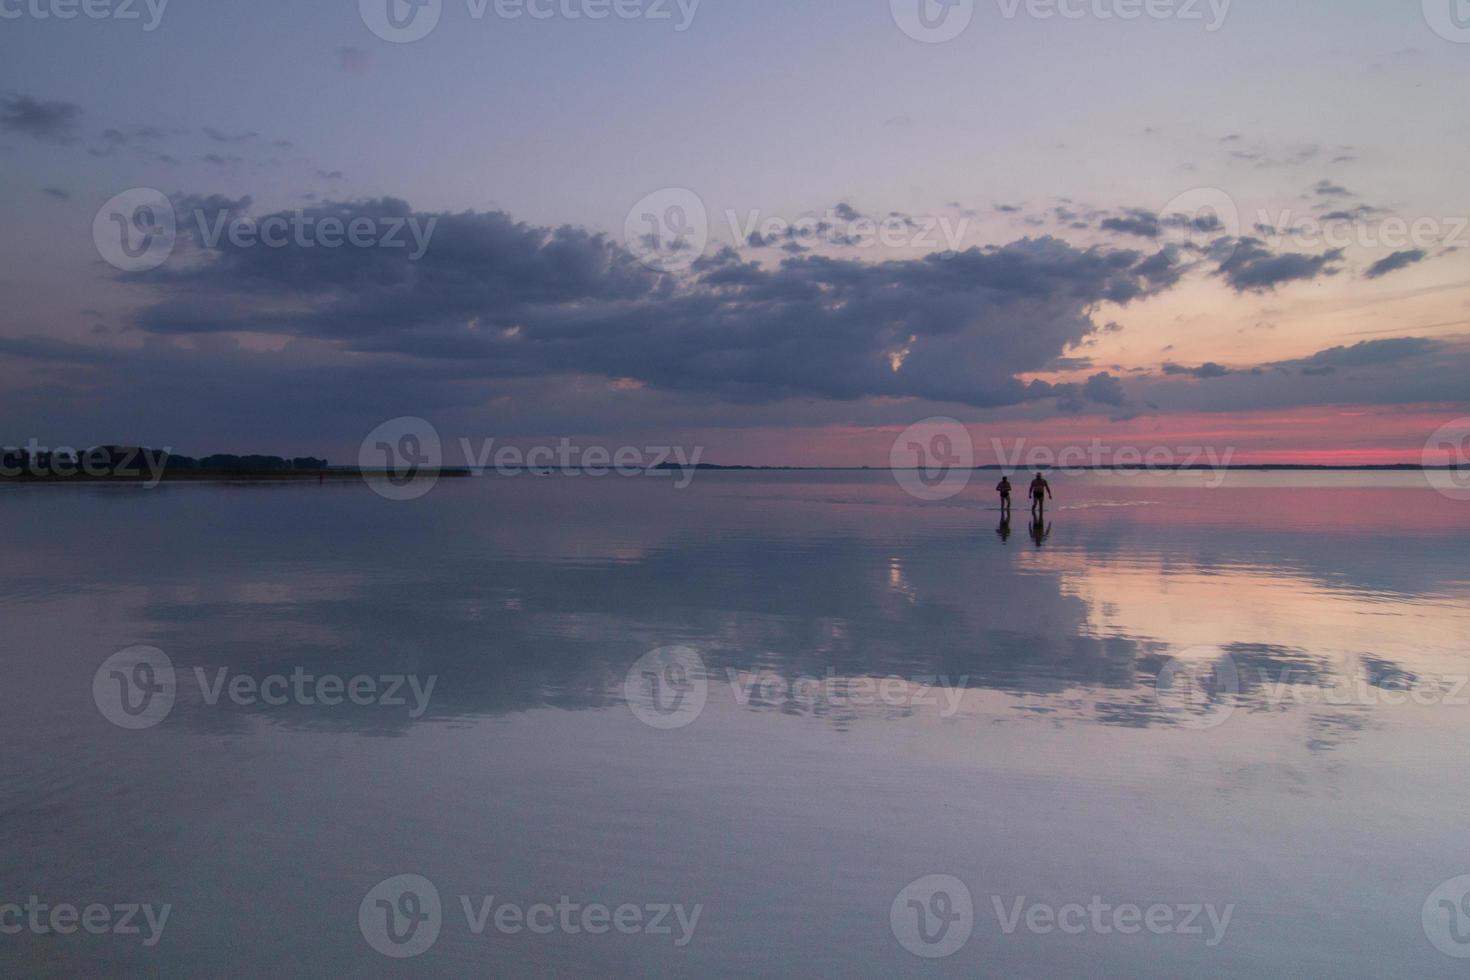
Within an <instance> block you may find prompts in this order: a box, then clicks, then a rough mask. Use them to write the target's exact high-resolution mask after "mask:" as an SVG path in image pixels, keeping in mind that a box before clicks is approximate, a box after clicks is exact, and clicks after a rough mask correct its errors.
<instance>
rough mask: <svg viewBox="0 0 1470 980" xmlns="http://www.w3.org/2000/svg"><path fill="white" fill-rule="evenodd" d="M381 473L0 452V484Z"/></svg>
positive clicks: (167, 455)
mask: <svg viewBox="0 0 1470 980" xmlns="http://www.w3.org/2000/svg"><path fill="white" fill-rule="evenodd" d="M425 472H426V473H427V472H434V473H435V475H437V476H468V475H469V470H467V469H464V468H459V467H455V468H445V469H440V470H438V471H429V470H426V471H425ZM400 475H401V474H398V473H390V472H389V471H387V470H385V469H368V470H364V469H361V468H359V467H356V466H332V465H331V464H330V463H329V462H328V461H327V460H325V459H320V458H318V457H315V456H294V457H285V456H264V455H244V456H238V455H235V454H232V453H216V454H214V455H211V456H203V457H198V458H196V457H193V456H182V455H179V454H177V453H171V452H169V451H168V450H165V449H151V448H149V447H147V446H93V447H91V448H90V449H83V450H79V451H77V452H74V453H69V452H52V451H45V450H43V451H39V452H31V451H28V450H25V449H17V448H14V447H11V448H5V449H0V482H17V483H87V482H99V481H106V482H145V483H160V482H173V481H204V480H308V479H309V480H321V481H325V480H345V479H357V478H360V477H363V476H395V477H397V476H400Z"/></svg>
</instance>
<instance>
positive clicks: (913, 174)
mask: <svg viewBox="0 0 1470 980" xmlns="http://www.w3.org/2000/svg"><path fill="white" fill-rule="evenodd" d="M68 15H70V16H68ZM420 35H421V36H420ZM1467 83H1470V3H1466V2H1465V0H1422V2H1419V0H1415V2H1407V0H1406V2H1403V3H1395V4H1386V3H1382V2H1381V0H1300V2H1293V3H1280V2H1267V0H1230V2H1227V0H1213V2H1212V0H1147V2H1145V0H945V2H943V3H941V2H940V0H808V2H804V3H797V4H792V3H789V2H788V3H777V2H773V0H738V2H736V0H698V2H696V0H682V2H680V0H486V2H483V3H482V2H480V0H419V2H418V3H417V5H413V4H410V3H409V2H408V0H360V2H356V0H322V2H315V3H310V4H303V3H287V2H284V0H255V2H252V3H250V4H226V3H223V2H206V0H164V2H160V0H152V2H151V3H150V2H146V0H87V2H86V4H85V5H84V4H83V3H82V2H81V0H0V167H3V169H4V173H5V175H6V177H5V180H4V181H3V182H0V207H3V211H4V214H5V215H6V216H7V218H8V228H9V230H10V234H8V235H6V236H4V238H3V242H0V290H3V295H4V297H5V302H4V303H3V306H0V308H3V310H4V312H3V314H0V370H3V371H4V376H5V378H6V384H5V385H4V386H3V387H0V443H4V444H6V445H24V444H27V442H33V443H38V444H40V445H43V446H60V445H66V446H85V445H91V444H95V443H130V444H146V445H152V446H167V447H171V448H173V449H174V450H175V451H178V452H183V453H193V454H201V455H202V454H204V453H208V452H216V451H231V452H278V453H284V454H294V453H314V454H317V455H325V456H328V457H330V458H331V459H333V461H334V462H338V461H341V462H347V461H350V460H351V459H352V458H353V457H355V456H356V455H357V452H358V448H359V445H360V444H361V442H362V440H363V439H364V438H365V437H366V436H367V435H368V434H369V433H370V432H372V431H373V430H374V429H375V428H376V427H378V426H379V425H380V424H381V423H383V422H384V421H385V420H389V419H394V418H396V417H401V416H412V417H420V418H423V419H426V420H428V421H430V422H431V423H432V424H433V426H434V427H435V429H436V430H437V431H438V433H439V434H440V435H441V437H442V438H443V440H444V442H445V444H446V445H447V446H448V445H455V444H457V443H458V441H459V440H461V439H468V440H472V441H474V442H480V441H483V440H486V439H492V438H493V439H497V440H500V441H503V442H515V443H521V444H534V443H538V442H545V441H549V440H554V439H559V438H563V437H571V438H576V439H583V440H588V441H596V442H598V443H600V444H603V445H608V446H617V445H633V446H646V445H661V444H669V443H672V442H676V443H680V444H685V445H697V446H701V447H704V452H703V459H704V460H705V461H706V462H718V463H745V464H813V465H886V464H887V463H888V462H889V460H890V449H891V447H892V446H893V445H894V442H895V440H896V439H898V438H900V434H901V433H902V432H904V431H905V430H906V429H907V428H908V427H909V426H911V425H914V424H915V423H920V422H921V421H923V420H926V419H931V418H948V419H955V420H957V423H958V424H959V425H962V426H963V427H964V428H965V430H966V431H967V432H968V433H969V434H970V435H971V437H972V439H973V441H974V446H975V454H976V461H977V462H981V463H989V462H995V461H996V459H995V456H996V455H997V454H998V453H999V449H998V447H999V446H1000V445H1002V444H1004V445H1006V446H1014V445H1016V444H1018V443H1024V444H1028V445H1032V446H1035V445H1047V446H1052V447H1062V446H1067V445H1074V446H1075V445H1083V446H1086V445H1090V444H1093V443H1101V444H1103V445H1105V446H1106V447H1119V446H1133V447H1139V448H1141V449H1147V448H1149V447H1153V446H1165V447H1180V448H1182V447H1194V446H1211V447H1217V448H1218V449H1220V450H1222V451H1223V450H1224V449H1227V448H1228V449H1230V450H1233V452H1234V458H1235V460H1236V461H1237V462H1287V461H1304V462H1352V463H1357V462H1362V463H1385V462H1419V461H1421V459H1426V456H1425V452H1426V447H1431V448H1434V447H1441V448H1442V447H1446V446H1452V445H1453V444H1454V443H1455V440H1458V441H1459V443H1458V444H1459V447H1460V448H1459V449H1458V452H1459V453H1460V454H1461V455H1462V456H1463V453H1464V446H1465V445H1470V443H1467V442H1466V441H1465V439H1466V437H1470V383H1467V379H1470V199H1467V195H1466V192H1465V181H1464V174H1465V172H1466V166H1465V165H1466V162H1467V161H1466V156H1467V152H1470V151H1467V148H1470V114H1467V113H1466V112H1465V111H1464V93H1465V92H1466V91H1467V90H1470V84H1467ZM349 229H353V231H352V234H351V236H348V234H347V231H348V230H349ZM348 237H350V238H351V240H345V239H347V238H348ZM1445 432H1450V433H1452V434H1453V439H1452V440H1451V442H1449V443H1446V442H1445V441H1444V440H1443V439H1442V438H1441V436H1442V435H1443V433H1445ZM1436 451H1437V450H1436ZM1449 458H1452V457H1449V456H1446V457H1444V458H1442V459H1441V458H1436V459H1435V460H1434V461H1436V462H1443V461H1448V459H1449Z"/></svg>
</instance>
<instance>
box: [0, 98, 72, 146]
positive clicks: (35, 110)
mask: <svg viewBox="0 0 1470 980" xmlns="http://www.w3.org/2000/svg"><path fill="white" fill-rule="evenodd" d="M81 117H82V107H81V106H79V105H75V104H73V103H71V102H41V101H39V100H37V99H33V98H31V97H30V96H29V95H19V94H17V95H6V96H0V130H4V131H5V132H8V133H19V134H21V135H22V136H30V137H33V138H35V139H38V140H46V141H48V142H52V143H70V142H72V141H73V140H74V139H75V135H74V134H75V131H76V126H77V122H78V121H79V120H80V119H81Z"/></svg>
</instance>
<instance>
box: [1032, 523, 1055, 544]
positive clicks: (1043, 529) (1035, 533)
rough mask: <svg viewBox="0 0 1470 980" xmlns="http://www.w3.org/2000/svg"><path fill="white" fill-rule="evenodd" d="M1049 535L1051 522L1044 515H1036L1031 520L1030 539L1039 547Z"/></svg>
mask: <svg viewBox="0 0 1470 980" xmlns="http://www.w3.org/2000/svg"><path fill="white" fill-rule="evenodd" d="M1049 537H1051V522H1050V521H1048V520H1047V519H1046V518H1044V517H1038V518H1037V519H1036V520H1034V521H1032V522H1031V540H1032V541H1035V542H1036V547H1038V548H1040V547H1041V546H1042V545H1044V544H1046V539H1047V538H1049Z"/></svg>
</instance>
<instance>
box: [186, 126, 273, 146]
mask: <svg viewBox="0 0 1470 980" xmlns="http://www.w3.org/2000/svg"><path fill="white" fill-rule="evenodd" d="M200 132H202V133H203V134H204V135H205V136H208V137H209V138H210V139H212V140H214V141H215V142H216V143H251V142H254V141H255V140H256V139H258V138H259V137H260V134H259V133H252V132H243V133H227V132H225V131H224V130H221V129H216V128H215V127H213V126H205V127H203V128H202V129H201V130H200Z"/></svg>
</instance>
